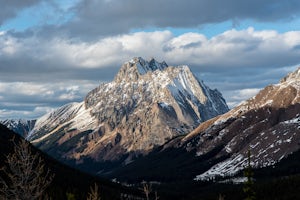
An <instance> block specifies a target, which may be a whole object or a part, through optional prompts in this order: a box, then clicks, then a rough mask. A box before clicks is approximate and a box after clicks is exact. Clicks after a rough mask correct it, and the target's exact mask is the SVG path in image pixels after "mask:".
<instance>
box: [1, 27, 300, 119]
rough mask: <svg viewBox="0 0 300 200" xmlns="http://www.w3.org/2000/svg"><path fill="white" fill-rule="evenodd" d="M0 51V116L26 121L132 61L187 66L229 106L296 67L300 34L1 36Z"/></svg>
mask: <svg viewBox="0 0 300 200" xmlns="http://www.w3.org/2000/svg"><path fill="white" fill-rule="evenodd" d="M0 46H1V49H0V80H1V82H0V94H1V98H0V106H1V110H2V113H3V112H4V109H8V108H11V109H12V110H14V109H13V108H16V110H18V109H17V107H21V106H20V105H23V108H27V110H25V111H24V110H22V111H20V112H24V114H25V115H28V114H26V112H27V111H28V112H29V110H30V111H31V112H33V113H34V114H33V113H31V115H28V116H30V117H33V116H37V115H38V113H40V112H41V110H43V109H44V111H45V110H49V109H51V108H54V107H57V106H59V105H63V104H64V103H66V102H70V101H80V100H82V99H83V97H84V95H85V93H86V92H88V90H90V89H92V88H93V87H95V86H96V85H97V84H98V83H100V82H107V81H111V80H112V79H113V77H114V75H115V74H116V73H117V71H118V69H119V67H120V66H121V65H122V64H123V63H124V62H126V61H128V60H130V59H131V58H132V57H135V56H142V57H144V58H146V59H149V58H151V57H155V58H156V59H157V60H159V61H163V60H165V61H166V62H167V63H168V64H170V65H181V64H187V65H189V66H190V67H191V69H192V71H193V72H194V73H196V74H197V75H198V76H199V77H200V78H201V79H203V80H204V81H205V82H207V84H208V85H210V86H211V87H217V88H218V89H219V90H221V92H223V93H224V96H225V97H226V99H227V101H228V102H229V104H230V105H232V106H234V105H236V104H237V103H239V102H240V101H242V100H245V99H246V98H248V97H250V96H251V95H253V94H254V93H255V92H257V91H258V89H259V88H262V87H264V86H266V85H267V84H269V83H276V82H277V81H278V80H279V79H280V78H281V77H282V76H284V75H285V74H286V73H287V72H288V71H289V70H293V69H294V68H295V67H291V68H286V67H287V66H295V65H297V64H299V63H300V48H299V46H300V32H299V31H291V32H286V33H278V32H276V31H268V30H266V31H255V30H254V29H253V28H248V29H246V30H241V31H237V30H234V29H233V30H229V31H226V32H224V33H222V34H219V35H216V36H215V37H212V38H210V39H208V38H206V37H205V36H204V35H202V34H199V33H185V34H182V35H179V36H175V35H173V34H172V33H171V32H170V31H157V32H137V33H132V34H123V35H119V36H112V37H106V38H102V39H99V40H97V41H96V42H93V43H91V42H82V41H81V40H71V39H68V38H53V39H50V40H45V39H44V38H38V37H36V36H30V37H27V38H22V39H20V38H17V37H15V36H13V35H11V34H9V33H2V34H1V35H0ZM4 94H5V95H4ZM29 104H31V106H30V105H29ZM16 105H19V106H16ZM34 105H35V106H34ZM36 105H38V106H36ZM36 107H39V108H40V109H39V111H37V110H35V109H36ZM15 112H16V111H15ZM6 115H7V113H6ZM3 116H4V115H3Z"/></svg>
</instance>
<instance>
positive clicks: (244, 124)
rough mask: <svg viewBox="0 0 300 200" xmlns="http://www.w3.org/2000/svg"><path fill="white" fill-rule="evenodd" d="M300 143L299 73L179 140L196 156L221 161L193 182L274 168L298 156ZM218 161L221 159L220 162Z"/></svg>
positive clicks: (290, 75)
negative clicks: (247, 167)
mask: <svg viewBox="0 0 300 200" xmlns="http://www.w3.org/2000/svg"><path fill="white" fill-rule="evenodd" d="M299 141H300V68H299V69H298V70H296V71H295V72H293V73H291V74H289V75H288V76H286V77H285V78H284V79H282V80H281V81H280V83H278V84H275V85H270V86H268V87H266V88H264V89H263V90H261V91H260V92H259V93H258V94H257V95H256V96H254V97H253V98H251V99H249V100H247V101H246V102H244V103H242V104H241V105H239V106H237V107H236V108H234V109H232V110H231V111H229V112H227V113H225V114H224V115H220V116H218V117H216V118H213V119H211V120H209V121H206V122H204V123H202V124H200V125H199V127H197V128H196V129H195V130H194V131H192V132H191V133H190V134H188V135H187V136H185V137H184V138H183V139H182V140H181V141H180V143H181V144H180V146H181V147H184V148H186V149H187V150H189V151H190V150H192V149H193V150H196V152H197V153H196V156H203V155H206V154H208V153H209V152H212V151H214V152H216V149H218V151H217V153H215V155H214V158H215V159H219V160H221V161H220V162H218V163H217V164H215V165H213V166H212V167H211V168H210V169H209V170H208V171H206V172H203V173H202V174H199V175H198V176H197V177H196V178H195V179H196V180H202V179H209V178H212V177H216V176H229V175H232V174H235V173H237V172H238V171H240V170H241V169H243V168H244V167H245V165H246V161H247V152H248V150H250V151H251V160H252V165H253V166H255V167H263V166H269V165H273V164H274V163H276V162H278V161H280V160H281V159H282V158H284V157H286V156H287V155H289V154H291V153H293V152H295V151H297V150H298V149H299V148H300V146H299ZM221 158H222V159H221Z"/></svg>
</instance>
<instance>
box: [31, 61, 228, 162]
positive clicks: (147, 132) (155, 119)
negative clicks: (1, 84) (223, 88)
mask: <svg viewBox="0 0 300 200" xmlns="http://www.w3.org/2000/svg"><path fill="white" fill-rule="evenodd" d="M227 111H228V107H227V105H226V102H225V100H224V99H223V98H222V95H221V94H220V92H218V91H217V90H211V89H209V88H208V87H207V86H206V85H205V84H204V83H203V82H202V81H199V80H197V79H196V77H195V76H194V75H193V74H192V72H191V71H190V69H189V68H188V67H187V66H178V67H172V66H168V65H167V64H166V63H165V62H163V63H159V62H157V61H156V60H154V59H152V60H150V61H149V62H148V61H145V60H144V59H142V58H134V59H132V60H131V61H129V62H127V63H125V64H124V65H123V66H122V67H121V69H120V71H119V73H118V74H117V75H116V77H115V79H114V80H113V81H112V82H110V83H106V84H101V85H100V86H99V87H97V88H95V89H94V90H92V91H91V92H89V93H88V94H87V96H86V98H85V99H84V101H83V102H81V103H72V104H68V105H65V106H63V107H61V108H59V109H58V110H56V111H54V112H52V113H48V114H47V115H45V116H43V117H42V118H40V119H38V120H37V123H36V126H35V127H34V129H33V130H32V131H31V133H30V135H29V136H28V137H27V139H29V140H31V141H32V143H33V144H35V145H37V146H38V147H39V148H41V149H42V150H44V151H46V152H49V153H51V154H53V155H54V154H55V155H56V156H58V157H64V158H67V159H76V160H77V161H78V162H79V161H82V160H83V158H87V157H88V158H92V159H94V160H98V161H101V160H102V161H103V160H116V159H119V158H120V157H122V156H123V155H129V156H132V155H136V154H145V153H147V152H149V151H151V150H152V149H153V148H154V147H156V146H158V145H162V144H163V143H165V142H166V141H168V140H169V139H171V138H173V137H175V136H178V135H182V134H184V133H187V132H189V131H191V130H192V129H193V128H195V127H197V126H198V125H199V123H201V122H203V121H206V120H208V119H210V118H212V117H215V116H217V115H219V114H222V113H225V112H227Z"/></svg>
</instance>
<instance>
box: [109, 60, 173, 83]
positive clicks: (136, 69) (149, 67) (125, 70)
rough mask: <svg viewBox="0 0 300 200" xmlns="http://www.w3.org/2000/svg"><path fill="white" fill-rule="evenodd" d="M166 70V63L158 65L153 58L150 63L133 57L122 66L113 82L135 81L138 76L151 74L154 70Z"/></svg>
mask: <svg viewBox="0 0 300 200" xmlns="http://www.w3.org/2000/svg"><path fill="white" fill-rule="evenodd" d="M166 68H168V65H167V63H166V62H161V63H160V62H158V61H156V60H155V59H154V58H152V59H151V60H150V61H146V60H144V59H143V58H141V57H135V58H133V59H131V60H130V61H129V62H126V63H125V64H124V65H122V67H121V68H120V70H119V72H118V74H117V75H116V77H115V79H114V80H115V81H116V82H122V81H137V80H138V78H139V77H140V76H142V75H145V74H147V73H148V72H150V73H152V72H154V71H156V70H159V71H163V70H165V69H166Z"/></svg>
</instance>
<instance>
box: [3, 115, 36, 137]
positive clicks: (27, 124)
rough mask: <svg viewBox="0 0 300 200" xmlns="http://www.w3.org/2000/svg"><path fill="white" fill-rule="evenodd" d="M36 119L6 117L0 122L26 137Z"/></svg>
mask: <svg viewBox="0 0 300 200" xmlns="http://www.w3.org/2000/svg"><path fill="white" fill-rule="evenodd" d="M35 122H36V120H26V119H6V120H0V123H1V124H3V125H5V126H6V127H8V128H9V129H10V130H12V131H14V132H15V133H18V134H19V135H21V136H22V137H27V135H28V134H29V133H30V131H31V130H32V129H33V128H34V125H35Z"/></svg>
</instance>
